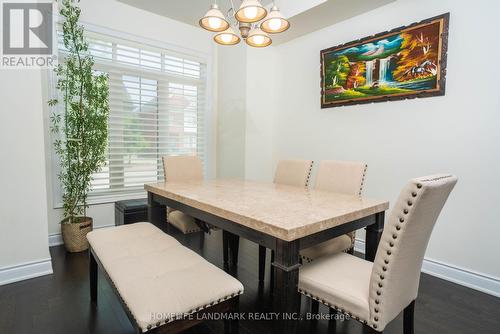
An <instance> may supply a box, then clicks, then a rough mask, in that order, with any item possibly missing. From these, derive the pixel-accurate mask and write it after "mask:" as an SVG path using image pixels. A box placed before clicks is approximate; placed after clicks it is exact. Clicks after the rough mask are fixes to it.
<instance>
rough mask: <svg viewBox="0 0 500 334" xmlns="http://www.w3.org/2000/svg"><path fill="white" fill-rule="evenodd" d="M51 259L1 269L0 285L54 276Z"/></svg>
mask: <svg viewBox="0 0 500 334" xmlns="http://www.w3.org/2000/svg"><path fill="white" fill-rule="evenodd" d="M52 272H53V271H52V260H51V259H50V258H48V259H44V260H40V261H33V262H26V263H22V264H18V265H15V266H11V267H3V268H0V285H5V284H9V283H14V282H18V281H22V280H25V279H30V278H35V277H39V276H44V275H50V274H52Z"/></svg>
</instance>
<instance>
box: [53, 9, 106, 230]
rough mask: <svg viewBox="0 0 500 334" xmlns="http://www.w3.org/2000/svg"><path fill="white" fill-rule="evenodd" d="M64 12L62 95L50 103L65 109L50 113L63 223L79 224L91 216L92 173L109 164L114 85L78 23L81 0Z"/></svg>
mask: <svg viewBox="0 0 500 334" xmlns="http://www.w3.org/2000/svg"><path fill="white" fill-rule="evenodd" d="M60 14H61V16H62V17H63V18H64V21H63V23H62V32H63V41H64V48H65V51H66V52H65V55H64V57H63V59H60V63H59V65H58V66H57V67H56V69H55V73H56V75H57V89H58V92H59V94H58V96H59V97H60V98H59V99H52V100H50V101H49V105H50V106H56V105H58V104H59V105H60V108H57V109H59V110H63V112H61V111H54V112H53V114H52V115H51V131H52V132H53V133H54V134H55V137H56V138H57V139H55V140H54V148H55V151H56V153H57V155H58V156H59V160H60V166H61V171H60V173H59V175H58V177H59V179H60V180H61V183H62V188H63V196H62V197H63V208H64V216H65V220H64V221H65V222H68V223H78V222H79V221H80V220H81V219H80V218H81V216H82V215H83V216H85V215H86V209H87V207H88V205H87V196H88V193H89V190H90V187H91V181H92V174H93V173H95V172H98V171H99V170H100V169H101V168H102V167H103V166H105V163H106V160H105V152H106V147H107V135H108V125H107V124H108V114H109V104H108V95H109V87H108V77H107V75H106V74H100V73H96V72H95V71H94V70H93V69H92V68H93V65H94V59H93V57H92V56H91V54H90V52H89V50H88V43H87V41H86V39H85V37H84V29H83V27H82V26H81V25H80V24H78V20H79V18H80V8H79V7H78V1H74V0H73V1H72V0H63V1H62V3H61V5H60ZM54 109H56V108H54Z"/></svg>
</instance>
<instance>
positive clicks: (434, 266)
mask: <svg viewBox="0 0 500 334" xmlns="http://www.w3.org/2000/svg"><path fill="white" fill-rule="evenodd" d="M354 250H355V251H356V252H359V253H363V254H364V253H365V241H364V240H360V239H356V243H355V244H354ZM422 272H424V273H426V274H429V275H432V276H435V277H438V278H441V279H444V280H447V281H450V282H453V283H456V284H460V285H463V286H466V287H468V288H471V289H474V290H478V291H481V292H484V293H487V294H490V295H493V296H496V297H500V279H498V278H496V277H490V276H488V275H485V274H481V273H477V272H474V271H471V270H468V269H464V268H460V267H457V266H453V265H450V264H447V263H443V262H440V261H436V260H432V259H424V263H423V264H422Z"/></svg>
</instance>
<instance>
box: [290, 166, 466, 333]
mask: <svg viewBox="0 0 500 334" xmlns="http://www.w3.org/2000/svg"><path fill="white" fill-rule="evenodd" d="M456 182H457V178H456V177H455V176H452V175H433V176H427V177H421V178H417V179H413V180H411V181H410V182H409V183H408V185H407V186H406V187H405V188H404V189H403V190H402V192H401V194H400V196H399V199H398V201H397V202H396V205H395V206H394V208H393V210H392V212H391V214H390V216H389V219H388V223H387V224H386V226H385V228H384V231H383V233H382V237H381V240H380V244H379V246H378V249H377V255H376V257H375V261H374V263H371V262H368V261H365V260H362V259H359V258H357V257H355V256H353V255H349V254H345V253H339V254H334V255H330V256H326V257H322V258H320V259H318V260H316V261H314V262H311V263H308V264H306V265H305V266H303V267H302V268H301V269H300V273H299V292H301V293H302V294H305V295H306V296H309V297H311V298H313V299H315V300H319V301H320V302H321V303H323V304H325V305H326V306H328V307H330V308H331V309H335V310H338V311H340V312H344V313H347V314H349V315H350V316H351V317H353V318H354V319H356V320H359V321H361V322H362V323H364V324H365V325H367V326H368V327H369V328H371V331H372V332H382V331H383V330H384V328H385V327H386V325H387V324H388V323H389V322H390V321H391V320H393V319H394V318H395V317H396V316H397V315H398V314H399V313H400V312H401V311H402V310H403V309H404V310H405V312H404V313H405V314H404V320H405V324H404V329H405V330H404V333H405V334H408V333H413V310H414V305H415V304H414V301H415V299H416V298H417V294H418V286H419V281H420V270H421V268H422V261H423V258H424V254H425V250H426V248H427V243H428V242H429V238H430V235H431V232H432V229H433V227H434V224H435V223H436V220H437V218H438V216H439V213H440V212H441V209H442V208H443V206H444V204H445V202H446V200H447V198H448V196H449V194H450V192H451V191H452V189H453V187H454V186H455V184H456Z"/></svg>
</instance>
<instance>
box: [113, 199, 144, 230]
mask: <svg viewBox="0 0 500 334" xmlns="http://www.w3.org/2000/svg"><path fill="white" fill-rule="evenodd" d="M145 221H148V202H147V200H146V199H131V200H126V201H118V202H115V225H116V226H118V225H123V224H132V223H137V222H145Z"/></svg>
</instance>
